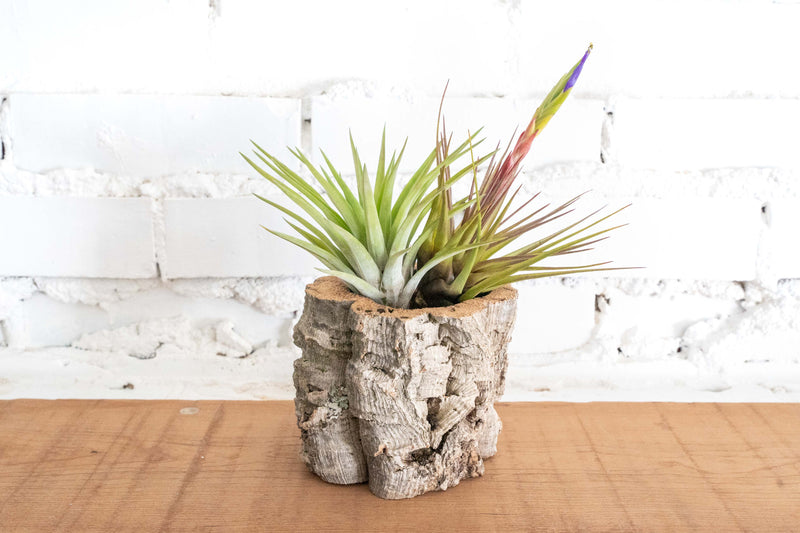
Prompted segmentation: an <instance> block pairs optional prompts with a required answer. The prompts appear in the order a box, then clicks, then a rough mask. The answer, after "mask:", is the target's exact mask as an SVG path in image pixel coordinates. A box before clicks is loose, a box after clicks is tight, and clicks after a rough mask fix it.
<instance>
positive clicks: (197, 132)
mask: <svg viewBox="0 0 800 533" xmlns="http://www.w3.org/2000/svg"><path fill="white" fill-rule="evenodd" d="M9 109H10V111H9V115H10V117H9V119H10V120H9V122H10V125H11V127H10V130H11V131H10V135H11V138H12V139H13V146H14V151H13V154H14V163H15V165H16V166H17V167H19V168H22V169H26V170H33V171H46V170H49V169H53V168H63V167H67V168H75V167H78V168H80V167H90V168H95V169H98V170H104V171H108V172H113V173H117V174H126V175H145V176H151V177H155V176H163V175H166V174H175V173H181V172H196V171H202V172H218V173H238V174H243V173H246V172H248V169H249V168H250V167H249V166H248V165H247V163H246V162H245V161H244V160H243V159H242V158H241V156H240V155H239V152H245V153H250V149H251V146H252V145H251V144H250V142H249V141H250V139H252V140H254V141H256V142H257V143H258V144H259V145H261V146H262V147H264V148H265V149H267V150H270V151H272V152H274V153H276V154H278V155H280V157H283V158H286V157H287V156H288V152H287V151H286V150H285V147H286V146H299V145H300V101H299V100H292V99H280V98H233V97H228V98H226V97H222V96H140V95H96V94H92V95H74V94H70V95H52V94H45V95H41V94H36V95H29V94H19V95H12V96H11V98H10V99H9Z"/></svg>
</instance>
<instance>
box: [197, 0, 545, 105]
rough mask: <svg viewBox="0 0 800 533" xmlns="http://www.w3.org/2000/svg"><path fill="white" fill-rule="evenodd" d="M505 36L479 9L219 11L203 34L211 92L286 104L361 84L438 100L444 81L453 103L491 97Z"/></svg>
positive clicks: (251, 4)
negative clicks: (287, 99) (290, 97)
mask: <svg viewBox="0 0 800 533" xmlns="http://www.w3.org/2000/svg"><path fill="white" fill-rule="evenodd" d="M265 23H266V24H268V25H269V31H265ZM511 26H512V19H511V17H510V13H509V8H508V6H506V5H503V4H502V3H500V2H485V1H482V0H462V1H461V2H459V3H458V6H457V9H456V8H455V6H454V5H453V4H450V3H448V2H428V1H425V0H409V1H407V2H402V3H394V2H363V1H361V0H342V1H340V2H336V3H332V2H329V1H326V0H304V1H302V2H258V1H235V2H227V4H224V5H222V6H221V10H220V16H219V17H218V18H216V20H214V22H213V24H212V25H211V31H210V35H211V49H210V50H209V54H210V59H211V64H212V65H213V68H214V69H215V73H216V74H217V76H216V77H215V78H214V79H213V80H210V82H211V83H213V85H214V86H216V87H219V89H218V90H237V91H242V90H244V91H255V92H258V93H263V92H264V91H265V90H267V91H269V92H270V93H271V94H285V93H286V92H300V91H302V92H305V93H310V92H314V91H316V90H317V89H318V88H322V89H325V88H326V87H329V86H330V85H331V84H332V83H335V82H337V81H340V80H345V81H349V80H365V81H366V82H367V84H370V83H371V82H377V83H379V84H382V85H385V86H392V87H397V86H399V87H414V88H419V89H423V90H424V91H425V94H427V95H429V96H437V95H439V94H441V91H442V89H443V88H444V84H445V82H446V81H447V80H448V79H450V91H451V92H450V94H452V95H458V94H476V93H480V94H491V93H492V91H493V88H496V87H498V86H499V85H502V84H504V83H508V82H509V81H510V80H512V79H513V75H514V71H515V70H516V67H517V65H516V63H515V61H514V60H513V57H514V56H515V47H516V44H515V42H514V40H513V39H512V38H510V35H509V34H510V29H511ZM466 36H470V38H473V39H475V41H472V42H476V43H477V44H476V45H475V46H468V47H464V46H462V44H463V42H464V39H466V38H467V37H466ZM456 47H460V48H458V49H457V48H456ZM560 75H561V73H560V72H559V73H558V74H557V76H560Z"/></svg>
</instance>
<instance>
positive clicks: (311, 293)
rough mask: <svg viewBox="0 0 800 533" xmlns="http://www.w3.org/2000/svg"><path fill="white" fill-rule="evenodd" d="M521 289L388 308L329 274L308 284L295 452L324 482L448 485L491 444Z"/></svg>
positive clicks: (297, 377) (394, 495)
mask: <svg viewBox="0 0 800 533" xmlns="http://www.w3.org/2000/svg"><path fill="white" fill-rule="evenodd" d="M516 301H517V291H516V290H514V289H513V288H511V287H501V288H499V289H496V290H494V291H493V292H491V293H489V294H487V295H485V296H482V297H479V298H474V299H472V300H468V301H466V302H462V303H459V304H457V305H454V306H449V307H432V308H425V309H394V308H390V307H386V306H384V305H380V304H378V303H376V302H374V301H372V300H370V299H368V298H365V297H363V296H359V295H357V294H354V293H353V292H351V291H350V290H349V289H348V288H347V286H346V285H345V284H344V282H342V281H341V280H339V279H338V278H335V277H324V278H320V279H318V280H316V281H315V282H314V283H312V284H310V285H308V286H307V287H306V300H305V308H304V311H303V316H302V317H301V318H300V321H299V322H298V323H297V326H295V330H294V342H295V344H296V345H297V346H299V347H300V348H301V350H302V352H303V355H302V357H300V358H299V359H297V360H296V361H295V363H294V384H295V388H296V392H297V395H296V398H295V410H296V414H297V421H298V426H299V427H300V430H301V435H302V457H303V459H304V461H305V462H306V464H307V465H308V467H309V468H310V469H311V471H312V472H314V473H315V474H317V475H318V476H319V477H320V478H322V479H324V480H325V481H328V482H330V483H340V484H349V483H363V482H365V481H369V487H370V490H371V491H372V492H373V493H374V494H375V495H377V496H380V497H381V498H388V499H398V498H410V497H413V496H417V495H419V494H423V493H425V492H428V491H433V490H445V489H447V488H448V487H452V486H454V485H456V484H458V483H459V482H460V481H461V480H462V479H464V478H467V477H478V476H481V475H482V474H483V471H484V465H483V460H484V459H486V458H488V457H491V456H492V455H494V454H495V453H496V451H497V437H498V433H499V432H500V428H501V423H500V419H499V418H498V416H497V413H496V412H495V410H494V407H493V404H494V402H495V401H496V400H498V399H499V398H500V396H501V395H502V394H503V388H504V385H505V372H506V368H507V366H508V359H507V353H506V348H507V346H508V342H509V340H510V337H511V330H512V328H513V325H514V318H515V314H516Z"/></svg>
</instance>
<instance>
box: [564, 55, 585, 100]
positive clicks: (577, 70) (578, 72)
mask: <svg viewBox="0 0 800 533" xmlns="http://www.w3.org/2000/svg"><path fill="white" fill-rule="evenodd" d="M591 51H592V47H591V46H590V47H589V49H588V50H586V53H585V54H583V58H582V59H581V62H580V63H578V66H577V67H575V70H574V71H572V75H571V76H570V77H569V79H568V80H567V84H566V85H565V86H564V92H567V91H569V90H570V89H572V86H573V85H575V82H576V81H578V76H580V75H581V70H583V64H584V63H586V58H587V57H589V52H591Z"/></svg>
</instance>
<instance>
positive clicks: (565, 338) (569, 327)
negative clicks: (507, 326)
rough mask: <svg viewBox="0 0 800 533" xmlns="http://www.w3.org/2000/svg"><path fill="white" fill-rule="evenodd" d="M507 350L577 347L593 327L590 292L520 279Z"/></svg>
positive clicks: (541, 350) (517, 351)
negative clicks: (513, 322) (514, 322)
mask: <svg viewBox="0 0 800 533" xmlns="http://www.w3.org/2000/svg"><path fill="white" fill-rule="evenodd" d="M516 288H517V290H518V291H519V300H518V301H517V322H516V324H515V326H514V332H513V335H512V339H511V344H510V345H509V348H508V350H509V352H510V353H525V354H528V353H546V352H558V351H562V350H569V349H572V348H577V347H579V346H581V345H582V344H584V343H585V342H586V341H588V340H589V339H590V338H591V334H592V330H593V329H594V325H595V322H594V292H593V291H592V290H590V289H587V288H570V287H565V286H563V285H560V284H556V283H540V284H536V283H533V282H524V283H518V284H516Z"/></svg>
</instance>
